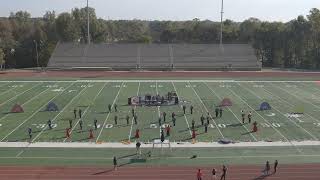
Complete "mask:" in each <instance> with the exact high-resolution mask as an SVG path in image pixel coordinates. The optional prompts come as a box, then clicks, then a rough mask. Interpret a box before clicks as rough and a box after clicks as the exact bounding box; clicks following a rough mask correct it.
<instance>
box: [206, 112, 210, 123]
mask: <svg viewBox="0 0 320 180" xmlns="http://www.w3.org/2000/svg"><path fill="white" fill-rule="evenodd" d="M207 124H210V116H209V113H208V115H207Z"/></svg>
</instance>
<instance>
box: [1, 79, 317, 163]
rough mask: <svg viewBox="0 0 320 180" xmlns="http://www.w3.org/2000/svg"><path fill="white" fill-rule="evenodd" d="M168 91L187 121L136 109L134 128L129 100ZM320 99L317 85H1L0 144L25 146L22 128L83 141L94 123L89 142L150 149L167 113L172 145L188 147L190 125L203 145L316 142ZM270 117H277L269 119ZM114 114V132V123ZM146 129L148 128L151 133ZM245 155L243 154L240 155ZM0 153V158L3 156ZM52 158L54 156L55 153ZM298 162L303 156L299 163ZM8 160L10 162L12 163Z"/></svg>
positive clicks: (41, 138) (40, 138) (41, 137)
mask: <svg viewBox="0 0 320 180" xmlns="http://www.w3.org/2000/svg"><path fill="white" fill-rule="evenodd" d="M59 89H63V90H64V91H60V90H59ZM174 90H175V91H177V93H178V95H179V97H180V99H181V100H183V101H185V102H186V103H185V104H186V105H187V107H188V108H187V114H186V116H184V115H183V113H182V109H181V107H180V105H179V106H170V107H159V108H158V107H137V109H136V112H137V116H138V124H137V125H135V124H133V123H132V122H133V121H132V117H131V108H132V107H130V106H127V100H128V97H131V96H135V95H137V94H139V95H144V94H146V93H151V94H160V95H165V94H166V93H167V92H168V91H174ZM319 95H320V88H319V84H318V83H316V82H202V81H199V82H196V81H192V82H188V81H185V82H171V81H165V82H156V81H155V82H138V81H137V82H125V81H124V82H123V81H119V82H94V81H90V82H76V81H74V82H58V81H57V82H0V104H1V106H0V140H1V141H2V142H6V141H9V142H13V141H18V142H19V141H27V140H28V136H27V128H28V127H31V128H32V129H33V137H32V141H34V142H64V141H74V142H79V141H81V142H87V141H89V139H88V136H89V132H88V131H89V129H93V128H94V127H93V120H94V118H96V119H97V120H98V124H99V128H98V129H97V130H94V136H95V139H94V140H95V141H102V142H120V141H123V140H128V139H130V140H133V141H134V140H135V139H134V134H135V131H136V129H139V130H140V131H141V138H140V140H141V141H144V142H148V141H152V140H153V139H155V138H159V136H160V128H159V125H158V115H159V113H162V112H164V111H165V112H166V113H167V122H166V124H171V125H172V122H171V113H172V112H175V113H176V114H177V125H176V126H175V127H173V128H172V133H171V136H170V137H168V139H170V141H172V142H173V141H176V142H180V141H188V142H190V141H191V131H190V127H191V122H192V120H195V121H196V129H197V133H198V134H199V135H198V137H197V140H198V141H202V142H216V141H218V140H219V139H221V138H229V139H232V140H235V141H252V142H254V141H265V140H272V141H288V140H289V141H294V140H297V141H302V140H319V139H320V133H319V132H320V120H319V118H318V117H319V115H320V101H319V100H320V98H319ZM226 97H227V98H230V99H231V101H232V102H233V106H232V107H229V108H224V111H223V117H222V118H215V119H210V123H211V124H212V125H210V128H209V131H208V133H204V127H202V126H201V124H200V116H201V115H202V114H203V115H204V116H207V112H209V113H210V116H212V117H214V116H215V114H214V106H215V105H217V104H219V103H220V101H221V100H222V99H223V98H226ZM49 101H52V102H55V103H56V104H57V105H58V107H59V109H60V111H58V112H46V111H45V108H46V105H47V104H48V103H49ZM264 101H267V102H269V103H270V105H271V107H272V110H270V111H258V110H257V109H258V108H259V105H260V104H261V103H262V102H264ZM16 103H18V104H21V105H22V106H23V108H24V111H25V112H24V113H17V114H13V113H9V112H10V109H11V108H12V106H13V105H14V104H16ZM108 104H117V105H118V110H119V111H118V112H115V111H114V109H112V112H111V113H109V112H108V110H107V106H108ZM190 105H193V106H194V113H193V114H192V115H191V114H190V113H189V106H190ZM296 107H303V109H304V111H305V112H304V115H303V116H302V117H299V118H296V117H287V115H286V114H288V113H292V112H293V111H294V109H296ZM74 108H76V109H79V108H80V109H82V111H83V117H82V120H83V124H84V128H83V130H80V129H79V128H80V127H79V124H78V123H79V118H77V119H74V118H73V109H74ZM242 109H243V110H245V111H246V112H249V111H252V113H253V120H254V121H257V123H258V125H259V132H258V133H254V134H251V133H248V132H249V131H251V129H252V125H251V124H245V125H241V124H240V122H241V114H240V111H241V110H242ZM273 113H274V114H275V116H268V115H269V114H273ZM127 114H129V115H130V122H129V124H127V122H126V120H125V116H126V115H127ZM116 115H117V116H118V124H117V125H116V124H115V123H114V117H115V116H116ZM49 118H50V119H51V120H52V121H53V124H54V129H52V130H49V129H48V128H47V126H46V123H47V121H48V119H49ZM69 120H72V123H73V125H74V127H73V129H72V135H71V139H69V140H67V139H65V129H66V128H67V127H69ZM151 124H154V125H153V126H152V127H151V126H150V125H151ZM154 127H156V128H154ZM249 149H250V148H248V151H249ZM266 149H268V148H266ZM291 149H293V150H294V148H291ZM307 149H308V148H307ZM16 150H17V149H13V150H12V151H8V152H7V153H9V154H8V155H7V156H15V155H17V153H20V152H21V150H20V151H16ZM39 151H40V152H42V151H43V150H39ZM49 151H50V150H49ZM66 151H69V150H66ZM70 151H71V150H70ZM88 151H90V152H93V153H94V151H91V150H88ZM203 151H204V152H205V150H203ZM229 151H230V152H233V151H234V150H232V149H231V150H229ZM245 151H246V150H245V148H244V149H243V152H245ZM260 152H267V151H260V149H259V150H257V151H256V152H255V151H254V150H252V154H253V155H255V154H259V153H260ZM28 153H29V151H26V152H23V154H22V155H23V156H26V155H27V154H28ZM295 153H297V152H295ZM5 154H6V153H4V155H3V156H6V155H5ZM36 154H37V155H38V154H39V153H36ZM40 154H41V153H40ZM224 154H227V152H225V153H224ZM265 154H267V153H265ZM284 154H285V153H284ZM187 155H190V154H187ZM50 156H53V157H54V154H53V155H50ZM211 156H212V155H211ZM303 158H306V157H298V158H297V159H298V160H299V159H303ZM288 159H290V158H288ZM306 159H308V160H310V162H313V161H316V160H318V159H317V158H315V159H312V158H310V157H307V158H306ZM6 161H7V162H8V163H9V162H10V161H12V162H13V161H14V160H12V159H7V160H6ZM23 161H28V160H23ZM239 161H240V160H239ZM179 162H180V161H179ZM181 162H183V160H182V161H181ZM250 162H252V160H250ZM288 162H289V160H288ZM102 163H104V162H102ZM159 163H162V160H159ZM204 163H205V162H204Z"/></svg>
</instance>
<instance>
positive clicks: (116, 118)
mask: <svg viewBox="0 0 320 180" xmlns="http://www.w3.org/2000/svg"><path fill="white" fill-rule="evenodd" d="M114 124H115V125H118V116H117V115H115V116H114Z"/></svg>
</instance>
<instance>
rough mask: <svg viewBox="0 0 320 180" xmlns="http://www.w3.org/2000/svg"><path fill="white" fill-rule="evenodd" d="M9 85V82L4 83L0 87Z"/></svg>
mask: <svg viewBox="0 0 320 180" xmlns="http://www.w3.org/2000/svg"><path fill="white" fill-rule="evenodd" d="M8 84H10V83H8V82H6V83H2V84H0V87H3V86H6V85H8Z"/></svg>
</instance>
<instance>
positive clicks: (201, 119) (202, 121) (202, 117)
mask: <svg viewBox="0 0 320 180" xmlns="http://www.w3.org/2000/svg"><path fill="white" fill-rule="evenodd" d="M204 119H205V118H204V116H203V114H202V115H201V117H200V121H201V126H203V125H204Z"/></svg>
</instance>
